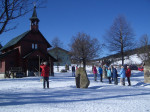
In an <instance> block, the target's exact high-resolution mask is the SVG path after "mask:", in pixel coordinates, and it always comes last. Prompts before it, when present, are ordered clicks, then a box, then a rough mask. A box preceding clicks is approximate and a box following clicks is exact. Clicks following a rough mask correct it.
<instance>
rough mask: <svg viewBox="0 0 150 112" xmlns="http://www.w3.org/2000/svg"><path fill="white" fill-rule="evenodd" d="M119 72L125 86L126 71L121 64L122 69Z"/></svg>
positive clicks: (121, 81)
mask: <svg viewBox="0 0 150 112" xmlns="http://www.w3.org/2000/svg"><path fill="white" fill-rule="evenodd" d="M119 74H120V83H121V85H123V86H125V77H126V71H125V69H124V67H123V66H121V70H120V73H119Z"/></svg>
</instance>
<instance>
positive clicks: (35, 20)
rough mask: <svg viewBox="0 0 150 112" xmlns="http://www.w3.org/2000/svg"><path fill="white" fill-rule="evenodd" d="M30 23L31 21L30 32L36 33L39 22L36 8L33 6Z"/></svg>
mask: <svg viewBox="0 0 150 112" xmlns="http://www.w3.org/2000/svg"><path fill="white" fill-rule="evenodd" d="M30 21H31V25H30V30H33V31H38V30H39V28H38V23H39V21H40V20H39V19H38V18H37V13H36V6H34V10H33V14H32V17H31V18H30Z"/></svg>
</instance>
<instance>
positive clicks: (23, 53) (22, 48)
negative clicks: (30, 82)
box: [0, 6, 56, 75]
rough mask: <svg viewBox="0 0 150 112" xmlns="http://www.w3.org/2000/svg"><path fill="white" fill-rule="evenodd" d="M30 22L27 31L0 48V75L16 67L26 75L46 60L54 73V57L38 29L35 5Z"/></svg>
mask: <svg viewBox="0 0 150 112" xmlns="http://www.w3.org/2000/svg"><path fill="white" fill-rule="evenodd" d="M30 22H31V25H30V30H29V31H26V32H24V33H22V34H21V35H19V36H17V37H15V38H13V39H12V40H10V41H9V42H8V43H7V44H6V45H5V46H3V47H2V48H1V52H2V53H1V54H0V75H2V74H5V73H7V72H8V71H10V70H11V69H12V68H17V67H19V68H21V69H22V71H23V72H24V73H25V74H26V75H28V74H27V73H28V71H29V72H38V71H39V64H40V63H41V61H48V62H49V63H50V67H51V69H50V73H51V75H53V74H54V72H53V64H54V62H55V61H56V59H55V58H53V57H52V56H51V55H50V54H49V53H48V52H47V49H48V48H50V47H51V45H50V44H49V43H48V41H47V40H46V39H45V37H44V36H43V35H42V33H41V32H40V31H39V26H38V24H39V19H38V17H37V13H36V6H35V7H34V11H33V14H32V17H31V18H30Z"/></svg>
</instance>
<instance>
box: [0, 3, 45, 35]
mask: <svg viewBox="0 0 150 112" xmlns="http://www.w3.org/2000/svg"><path fill="white" fill-rule="evenodd" d="M44 2H46V0H1V1H0V34H2V33H3V32H7V31H9V30H13V29H15V28H16V26H17V25H15V26H12V27H9V28H8V27H7V25H8V24H10V23H11V21H13V20H16V19H17V18H19V17H22V16H24V15H25V14H27V13H28V12H29V11H31V10H32V9H33V3H36V4H37V7H42V4H44Z"/></svg>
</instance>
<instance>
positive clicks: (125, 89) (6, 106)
mask: <svg viewBox="0 0 150 112" xmlns="http://www.w3.org/2000/svg"><path fill="white" fill-rule="evenodd" d="M88 77H89V79H90V86H89V88H88V89H79V88H76V87H75V79H74V77H71V73H65V74H63V73H57V74H55V77H50V89H43V88H42V82H40V78H39V77H27V78H20V79H0V85H1V86H0V112H46V111H47V112H150V85H149V84H144V83H143V81H144V77H143V72H139V71H133V72H132V78H131V83H132V86H130V87H129V86H121V85H120V83H119V85H114V84H108V80H107V79H104V82H103V83H100V82H99V81H97V82H95V81H93V76H92V75H91V74H88ZM126 85H127V84H126Z"/></svg>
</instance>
